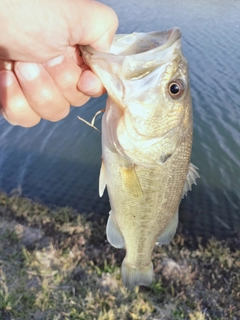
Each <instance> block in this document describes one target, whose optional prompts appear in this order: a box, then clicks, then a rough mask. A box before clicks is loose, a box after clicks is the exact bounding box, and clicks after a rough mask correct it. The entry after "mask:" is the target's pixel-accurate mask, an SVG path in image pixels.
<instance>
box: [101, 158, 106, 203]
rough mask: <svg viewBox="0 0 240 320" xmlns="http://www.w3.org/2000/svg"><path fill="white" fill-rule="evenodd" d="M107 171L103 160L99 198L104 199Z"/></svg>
mask: <svg viewBox="0 0 240 320" xmlns="http://www.w3.org/2000/svg"><path fill="white" fill-rule="evenodd" d="M106 185H107V184H106V169H105V165H104V161H103V160H102V165H101V169H100V175H99V197H102V195H103V192H104V190H105V188H106Z"/></svg>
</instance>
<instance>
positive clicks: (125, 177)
mask: <svg viewBox="0 0 240 320" xmlns="http://www.w3.org/2000/svg"><path fill="white" fill-rule="evenodd" d="M120 172H121V177H122V184H123V188H124V190H125V191H126V192H128V194H129V195H131V196H132V197H134V198H139V197H141V196H142V195H143V191H142V187H141V184H140V181H139V179H138V176H137V173H136V170H135V166H134V165H132V166H130V167H128V168H125V167H121V168H120Z"/></svg>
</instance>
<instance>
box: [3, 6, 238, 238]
mask: <svg viewBox="0 0 240 320" xmlns="http://www.w3.org/2000/svg"><path fill="white" fill-rule="evenodd" d="M102 2H104V3H106V4H108V5H110V6H111V7H112V8H114V10H115V11H116V12H117V14H118V16H119V21H120V26H119V30H118V33H131V32H133V31H139V32H140V31H141V32H145V31H146V32H147V31H153V30H163V29H168V28H171V27H173V26H179V27H180V28H181V29H182V33H183V42H182V44H183V52H184V54H185V56H186V57H187V59H188V62H189V67H190V78H191V92H192V98H193V114H194V141H193V153H192V162H193V163H194V164H195V165H196V166H198V167H199V169H200V171H199V172H200V175H201V179H198V180H197V182H198V185H197V186H194V187H193V192H191V193H190V192H189V193H188V196H187V198H185V199H184V200H183V201H182V203H181V206H180V220H181V221H182V224H183V230H184V231H185V232H186V233H190V234H194V235H197V236H204V237H205V236H209V235H215V236H217V237H227V236H231V235H233V234H234V233H235V232H237V231H240V209H239V208H240V85H239V84H240V1H233V0H229V1H228V0H225V1H222V0H218V1H217V0H209V1H206V0H201V1H198V2H197V1H195V0H192V1H190V0H186V1H178V0H161V1H160V0H148V1H145V0H144V1H137V0H131V1H124V0H123V1H117V0H111V1H110V0H108V1H107V0H104V1H102ZM105 99H106V97H105V96H103V97H101V98H98V99H92V100H91V101H90V102H89V103H88V104H87V105H85V106H84V107H81V108H73V109H72V110H71V113H70V115H69V116H68V117H67V118H66V119H64V120H62V121H60V122H57V123H50V122H47V121H42V122H41V123H40V124H39V125H38V126H36V127H34V128H31V129H24V128H20V127H13V126H11V125H9V124H8V123H7V122H6V121H5V120H4V119H0V125H1V133H0V150H1V153H0V168H1V170H0V188H1V189H2V190H4V191H6V192H11V191H12V190H14V189H17V190H21V193H22V195H24V196H28V197H30V198H32V199H37V200H40V201H41V202H44V203H47V204H52V205H59V206H65V205H67V206H71V207H74V208H76V209H78V210H79V211H80V212H85V213H94V214H100V215H107V214H108V210H109V205H108V198H107V196H106V195H105V196H104V197H103V199H100V198H99V197H98V174H99V168H100V162H101V159H100V156H101V143H100V134H99V133H98V132H97V131H95V130H93V129H91V128H90V127H88V126H86V125H85V124H84V123H82V122H80V121H79V120H78V119H77V116H78V115H79V116H81V117H83V118H85V119H87V120H91V118H92V116H93V115H94V113H95V112H96V111H97V110H99V109H102V108H104V105H105ZM100 122H101V119H100V118H98V120H97V126H98V127H100Z"/></svg>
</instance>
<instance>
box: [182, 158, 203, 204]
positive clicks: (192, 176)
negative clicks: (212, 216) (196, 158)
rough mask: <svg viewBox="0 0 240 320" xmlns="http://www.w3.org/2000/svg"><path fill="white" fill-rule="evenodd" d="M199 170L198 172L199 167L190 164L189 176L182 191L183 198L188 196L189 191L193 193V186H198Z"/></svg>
mask: <svg viewBox="0 0 240 320" xmlns="http://www.w3.org/2000/svg"><path fill="white" fill-rule="evenodd" d="M197 170H198V167H196V166H195V165H194V164H192V163H190V165H189V170H188V174H187V177H186V181H185V184H184V187H183V191H182V198H183V197H184V196H186V195H187V193H188V191H189V190H190V191H192V185H193V184H197V183H196V179H197V178H200V175H199V174H198V172H197Z"/></svg>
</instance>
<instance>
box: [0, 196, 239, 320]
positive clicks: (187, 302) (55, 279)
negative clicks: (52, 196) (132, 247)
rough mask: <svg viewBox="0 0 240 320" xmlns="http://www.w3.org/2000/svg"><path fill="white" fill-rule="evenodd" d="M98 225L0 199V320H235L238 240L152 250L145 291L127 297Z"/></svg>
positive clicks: (66, 211) (69, 212)
mask: <svg viewBox="0 0 240 320" xmlns="http://www.w3.org/2000/svg"><path fill="white" fill-rule="evenodd" d="M95 218H96V220H94V219H95ZM106 221H107V215H106V217H95V216H94V215H91V217H90V218H89V217H87V216H85V215H81V214H80V213H78V212H77V211H76V210H73V209H71V208H56V207H55V208H50V207H48V206H45V205H42V204H39V203H36V202H33V201H32V200H29V199H27V198H23V197H19V196H14V195H13V196H10V197H9V196H7V195H6V194H4V193H0V319H3V320H7V319H9V320H13V319H14V320H20V319H21V320H24V319H26V320H29V319H54V320H57V319H63V320H67V319H80V320H81V319H84V320H88V319H89V320H92V319H98V320H108V319H109V320H115V319H116V320H117V319H126V320H128V319H132V320H134V319H146V320H158V319H164V320H172V319H173V320H174V319H190V320H203V319H211V320H212V319H216V320H217V319H232V320H238V319H240V308H239V307H238V306H239V305H240V272H239V268H240V249H239V248H240V246H239V244H240V235H237V234H236V236H235V237H233V238H229V239H226V240H223V241H217V240H216V239H213V238H211V239H209V240H207V241H204V240H203V239H198V240H194V239H193V238H191V237H186V236H184V235H183V234H181V233H178V234H177V235H176V236H175V238H174V239H173V241H172V242H171V243H170V244H169V245H168V246H163V247H161V248H158V247H156V248H155V250H154V252H153V264H154V273H155V279H154V282H153V284H152V285H151V286H150V288H146V287H136V288H135V289H134V290H133V291H127V290H126V289H125V288H124V287H123V285H122V283H121V275H120V267H121V262H122V260H123V257H124V255H125V252H124V250H118V249H115V248H113V247H111V246H110V244H108V242H107V240H106V236H105V226H106Z"/></svg>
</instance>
